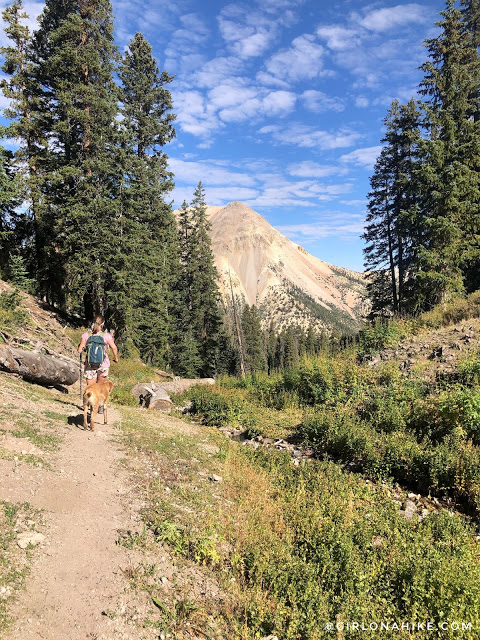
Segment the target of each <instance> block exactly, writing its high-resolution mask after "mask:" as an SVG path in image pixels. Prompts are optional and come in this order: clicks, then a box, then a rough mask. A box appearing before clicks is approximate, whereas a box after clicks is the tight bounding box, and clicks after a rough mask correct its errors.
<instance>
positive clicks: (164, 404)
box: [145, 388, 173, 413]
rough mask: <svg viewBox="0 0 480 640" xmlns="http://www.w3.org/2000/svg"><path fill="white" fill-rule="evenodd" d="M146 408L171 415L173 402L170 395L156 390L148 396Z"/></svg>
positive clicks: (161, 390)
mask: <svg viewBox="0 0 480 640" xmlns="http://www.w3.org/2000/svg"><path fill="white" fill-rule="evenodd" d="M145 406H146V407H147V409H155V410H156V411H164V412H165V413H170V411H171V410H172V406H173V402H172V401H171V400H170V396H169V395H168V393H167V392H166V391H164V390H163V389H161V388H160V389H156V390H155V391H154V392H153V394H151V395H149V396H147V399H146V403H145Z"/></svg>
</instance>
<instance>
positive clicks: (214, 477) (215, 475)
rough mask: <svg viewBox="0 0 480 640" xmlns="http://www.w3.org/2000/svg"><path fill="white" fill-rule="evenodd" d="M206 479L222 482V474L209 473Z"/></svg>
mask: <svg viewBox="0 0 480 640" xmlns="http://www.w3.org/2000/svg"><path fill="white" fill-rule="evenodd" d="M208 479H209V480H210V481H211V482H223V478H222V476H217V474H216V473H211V474H210V475H209V476H208Z"/></svg>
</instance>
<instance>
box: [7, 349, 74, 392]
mask: <svg viewBox="0 0 480 640" xmlns="http://www.w3.org/2000/svg"><path fill="white" fill-rule="evenodd" d="M0 369H1V370H3V371H8V372H9V373H16V374H18V375H20V376H22V377H23V378H25V379H26V380H30V381H31V382H37V383H39V384H46V385H56V384H60V385H71V384H74V383H75V382H76V381H77V380H78V378H79V366H78V365H77V363H76V362H74V361H73V360H70V359H69V358H66V357H65V356H58V355H56V356H53V355H45V354H44V353H40V352H38V351H24V350H23V349H13V348H12V347H7V346H5V345H1V346H0Z"/></svg>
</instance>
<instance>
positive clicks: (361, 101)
mask: <svg viewBox="0 0 480 640" xmlns="http://www.w3.org/2000/svg"><path fill="white" fill-rule="evenodd" d="M369 105H370V100H369V99H368V98H365V97H363V96H357V98H355V106H356V107H360V108H364V107H368V106H369Z"/></svg>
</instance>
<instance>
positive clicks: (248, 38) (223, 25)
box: [217, 4, 278, 58]
mask: <svg viewBox="0 0 480 640" xmlns="http://www.w3.org/2000/svg"><path fill="white" fill-rule="evenodd" d="M217 21H218V27H219V30H220V34H221V36H222V38H223V39H224V41H225V44H226V45H227V47H228V48H229V49H230V50H231V51H233V52H234V53H235V55H237V56H239V57H240V58H252V57H256V56H259V55H261V54H262V53H264V52H265V51H266V50H267V49H268V48H269V47H270V46H271V44H272V43H273V42H274V40H275V38H276V37H277V32H278V23H277V21H275V20H272V19H271V16H268V17H267V16H265V15H263V14H262V13H261V12H259V11H252V9H251V7H244V6H241V5H235V4H230V5H227V6H226V7H224V8H223V9H222V11H221V12H220V14H219V16H218V18H217Z"/></svg>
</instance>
